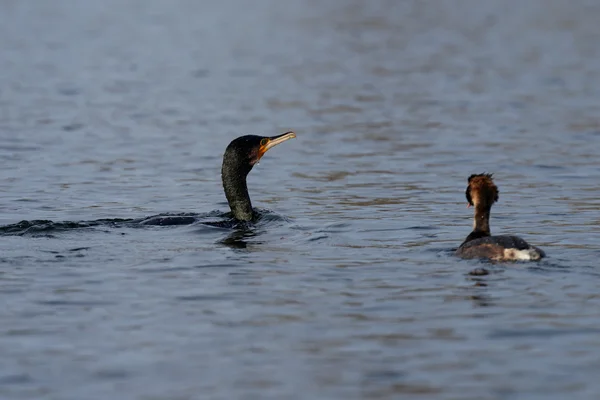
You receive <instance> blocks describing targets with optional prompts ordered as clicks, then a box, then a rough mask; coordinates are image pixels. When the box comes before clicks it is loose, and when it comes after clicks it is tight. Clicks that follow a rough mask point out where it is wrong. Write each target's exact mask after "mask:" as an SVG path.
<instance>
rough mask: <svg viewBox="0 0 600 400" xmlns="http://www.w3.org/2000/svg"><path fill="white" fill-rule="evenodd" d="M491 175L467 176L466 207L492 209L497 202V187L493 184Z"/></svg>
mask: <svg viewBox="0 0 600 400" xmlns="http://www.w3.org/2000/svg"><path fill="white" fill-rule="evenodd" d="M492 178H493V174H486V173H483V174H473V175H471V176H469V180H468V185H467V190H466V191H465V196H466V197H467V202H468V204H467V207H471V206H475V207H477V206H483V207H492V204H494V203H495V202H497V201H498V187H497V186H496V184H495V183H494V180H493V179H492Z"/></svg>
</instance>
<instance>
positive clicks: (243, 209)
mask: <svg viewBox="0 0 600 400" xmlns="http://www.w3.org/2000/svg"><path fill="white" fill-rule="evenodd" d="M248 172H249V171H248ZM248 172H246V171H244V170H239V169H232V168H227V166H226V165H225V164H224V165H223V168H222V170H221V178H222V180H223V189H224V190H225V197H227V202H228V203H229V208H230V209H231V212H232V213H233V216H234V217H235V218H236V219H239V220H240V221H251V220H252V218H253V217H254V210H253V209H252V202H251V201H250V195H249V194H248V186H247V184H246V176H247V175H248Z"/></svg>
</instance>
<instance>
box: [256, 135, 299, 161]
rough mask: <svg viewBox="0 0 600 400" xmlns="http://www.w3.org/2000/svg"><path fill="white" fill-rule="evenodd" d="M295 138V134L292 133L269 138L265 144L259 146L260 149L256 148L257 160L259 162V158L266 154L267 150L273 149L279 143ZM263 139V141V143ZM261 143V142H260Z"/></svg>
mask: <svg viewBox="0 0 600 400" xmlns="http://www.w3.org/2000/svg"><path fill="white" fill-rule="evenodd" d="M295 137H296V134H295V133H294V132H286V133H284V134H283V135H277V136H271V137H268V138H265V139H266V143H264V144H261V145H260V147H259V148H258V159H259V160H260V158H261V157H262V156H263V155H264V154H265V153H266V152H267V150H269V149H270V148H271V147H275V146H277V145H278V144H279V143H283V142H285V141H286V140H290V139H293V138H295ZM265 139H263V141H265ZM261 143H262V141H261Z"/></svg>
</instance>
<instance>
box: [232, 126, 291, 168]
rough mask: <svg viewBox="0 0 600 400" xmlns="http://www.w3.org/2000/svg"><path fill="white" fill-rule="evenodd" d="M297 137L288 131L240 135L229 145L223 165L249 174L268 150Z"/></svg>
mask: <svg viewBox="0 0 600 400" xmlns="http://www.w3.org/2000/svg"><path fill="white" fill-rule="evenodd" d="M295 137H296V134H295V133H294V132H286V133H284V134H282V135H278V136H271V137H268V136H256V135H246V136H240V137H239V138H237V139H234V140H233V141H232V142H231V143H229V146H227V149H226V150H225V155H224V156H223V167H226V166H227V167H228V168H231V169H233V170H236V171H237V172H238V173H245V174H246V175H247V174H248V173H249V172H250V171H251V170H252V167H253V166H254V164H256V163H258V162H259V161H260V159H261V157H262V156H263V155H264V154H265V153H266V152H267V150H269V149H270V148H271V147H274V146H277V145H278V144H279V143H283V142H285V141H286V140H289V139H293V138H295Z"/></svg>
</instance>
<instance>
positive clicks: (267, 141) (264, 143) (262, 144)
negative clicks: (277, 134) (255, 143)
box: [260, 138, 269, 146]
mask: <svg viewBox="0 0 600 400" xmlns="http://www.w3.org/2000/svg"><path fill="white" fill-rule="evenodd" d="M267 143H269V139H267V138H264V139H261V140H260V145H261V146H266V145H267Z"/></svg>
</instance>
